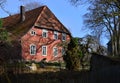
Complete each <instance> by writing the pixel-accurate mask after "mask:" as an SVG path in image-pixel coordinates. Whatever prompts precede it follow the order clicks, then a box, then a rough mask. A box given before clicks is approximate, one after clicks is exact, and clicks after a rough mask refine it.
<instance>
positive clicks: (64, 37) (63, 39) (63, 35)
mask: <svg viewBox="0 0 120 83" xmlns="http://www.w3.org/2000/svg"><path fill="white" fill-rule="evenodd" d="M65 40H66V34H65V33H62V41H65Z"/></svg>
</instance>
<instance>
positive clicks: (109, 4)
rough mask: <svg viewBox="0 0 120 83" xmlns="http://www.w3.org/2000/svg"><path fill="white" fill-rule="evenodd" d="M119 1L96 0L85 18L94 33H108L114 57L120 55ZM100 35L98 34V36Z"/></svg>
mask: <svg viewBox="0 0 120 83" xmlns="http://www.w3.org/2000/svg"><path fill="white" fill-rule="evenodd" d="M118 3H120V2H119V1H118V0H95V1H94V2H92V4H91V6H90V7H89V9H88V10H89V11H90V12H89V13H87V14H86V15H85V16H84V17H85V21H84V22H85V24H86V26H87V27H88V28H89V29H91V30H93V31H97V30H98V31H99V30H100V31H101V34H102V33H103V32H105V33H108V34H109V36H110V39H111V43H112V55H116V56H119V55H120V36H119V35H120V8H119V4H118ZM97 34H98V33H96V35H97Z"/></svg>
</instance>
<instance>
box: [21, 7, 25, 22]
mask: <svg viewBox="0 0 120 83" xmlns="http://www.w3.org/2000/svg"><path fill="white" fill-rule="evenodd" d="M20 21H21V22H23V21H25V7H24V6H20Z"/></svg>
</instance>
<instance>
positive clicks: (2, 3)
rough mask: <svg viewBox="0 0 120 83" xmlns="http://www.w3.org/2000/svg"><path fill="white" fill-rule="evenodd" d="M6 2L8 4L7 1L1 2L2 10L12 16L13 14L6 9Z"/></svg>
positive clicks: (2, 0)
mask: <svg viewBox="0 0 120 83" xmlns="http://www.w3.org/2000/svg"><path fill="white" fill-rule="evenodd" d="M6 2H7V0H0V8H1V9H2V10H3V11H4V12H5V13H7V14H8V15H9V16H10V15H11V13H10V12H9V11H8V10H6V9H5V3H6Z"/></svg>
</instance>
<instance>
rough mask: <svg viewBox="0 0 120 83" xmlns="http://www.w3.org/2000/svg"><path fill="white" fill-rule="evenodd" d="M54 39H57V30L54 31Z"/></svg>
mask: <svg viewBox="0 0 120 83" xmlns="http://www.w3.org/2000/svg"><path fill="white" fill-rule="evenodd" d="M54 39H55V40H57V39H58V32H57V31H54Z"/></svg>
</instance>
